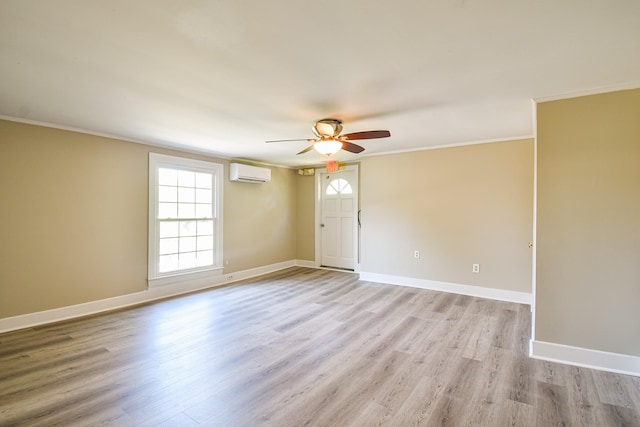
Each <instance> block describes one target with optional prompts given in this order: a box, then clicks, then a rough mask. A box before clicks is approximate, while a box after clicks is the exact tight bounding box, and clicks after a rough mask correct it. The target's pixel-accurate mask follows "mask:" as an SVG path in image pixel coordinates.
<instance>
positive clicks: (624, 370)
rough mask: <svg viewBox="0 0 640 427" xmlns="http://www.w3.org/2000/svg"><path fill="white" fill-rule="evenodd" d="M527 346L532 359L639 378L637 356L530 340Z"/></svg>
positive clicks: (639, 364) (638, 359)
mask: <svg viewBox="0 0 640 427" xmlns="http://www.w3.org/2000/svg"><path fill="white" fill-rule="evenodd" d="M529 344H530V347H529V356H531V357H532V358H534V359H540V360H548V361H550V362H558V363H565V364H568V365H574V366H580V367H583V368H589V369H598V370H601V371H607V372H615V373H618V374H625V375H633V376H636V377H640V357H638V356H631V355H627V354H620V353H610V352H608V351H600V350H592V349H588V348H582V347H573V346H570V345H564V344H554V343H550V342H545V341H534V340H531V341H530V343H529Z"/></svg>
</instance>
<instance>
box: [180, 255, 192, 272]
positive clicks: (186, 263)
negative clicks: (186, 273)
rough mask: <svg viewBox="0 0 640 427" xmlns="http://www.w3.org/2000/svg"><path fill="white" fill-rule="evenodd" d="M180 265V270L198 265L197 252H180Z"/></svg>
mask: <svg viewBox="0 0 640 427" xmlns="http://www.w3.org/2000/svg"><path fill="white" fill-rule="evenodd" d="M178 266H179V268H180V270H184V269H186V268H193V267H196V253H195V252H189V253H186V254H180V255H179V259H178Z"/></svg>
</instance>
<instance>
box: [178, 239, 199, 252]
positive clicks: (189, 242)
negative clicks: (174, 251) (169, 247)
mask: <svg viewBox="0 0 640 427" xmlns="http://www.w3.org/2000/svg"><path fill="white" fill-rule="evenodd" d="M195 250H196V238H195V237H180V255H182V253H183V252H195Z"/></svg>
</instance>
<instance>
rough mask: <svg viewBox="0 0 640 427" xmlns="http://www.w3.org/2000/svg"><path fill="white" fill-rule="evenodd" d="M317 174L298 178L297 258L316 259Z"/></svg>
mask: <svg viewBox="0 0 640 427" xmlns="http://www.w3.org/2000/svg"><path fill="white" fill-rule="evenodd" d="M315 182H316V177H315V176H308V175H304V176H300V175H298V178H297V196H296V203H297V217H298V218H297V229H296V258H297V259H300V260H305V261H315V254H316V249H315V215H316V213H315Z"/></svg>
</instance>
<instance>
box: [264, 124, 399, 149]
mask: <svg viewBox="0 0 640 427" xmlns="http://www.w3.org/2000/svg"><path fill="white" fill-rule="evenodd" d="M311 130H313V133H315V134H316V136H317V138H309V139H278V140H272V141H266V142H268V143H270V142H288V141H308V142H312V143H313V144H311V145H310V146H308V147H307V148H305V149H304V150H302V151H300V152H299V153H297V154H304V153H306V152H308V151H311V149H313V148H315V149H316V151H318V152H319V153H322V154H326V155H327V156H330V155H332V154H335V153H337V152H338V151H340V150H345V151H349V152H350V153H361V152H362V151H364V147H362V146H360V145H358V144H354V143H352V142H350V141H356V140H360V139H375V138H388V137H390V136H391V132H389V131H388V130H369V131H364V132H353V133H345V134H344V135H340V132H342V120H338V119H322V120H318V121H317V122H316V123H315V124H314V125H313V127H312V128H311Z"/></svg>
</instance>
